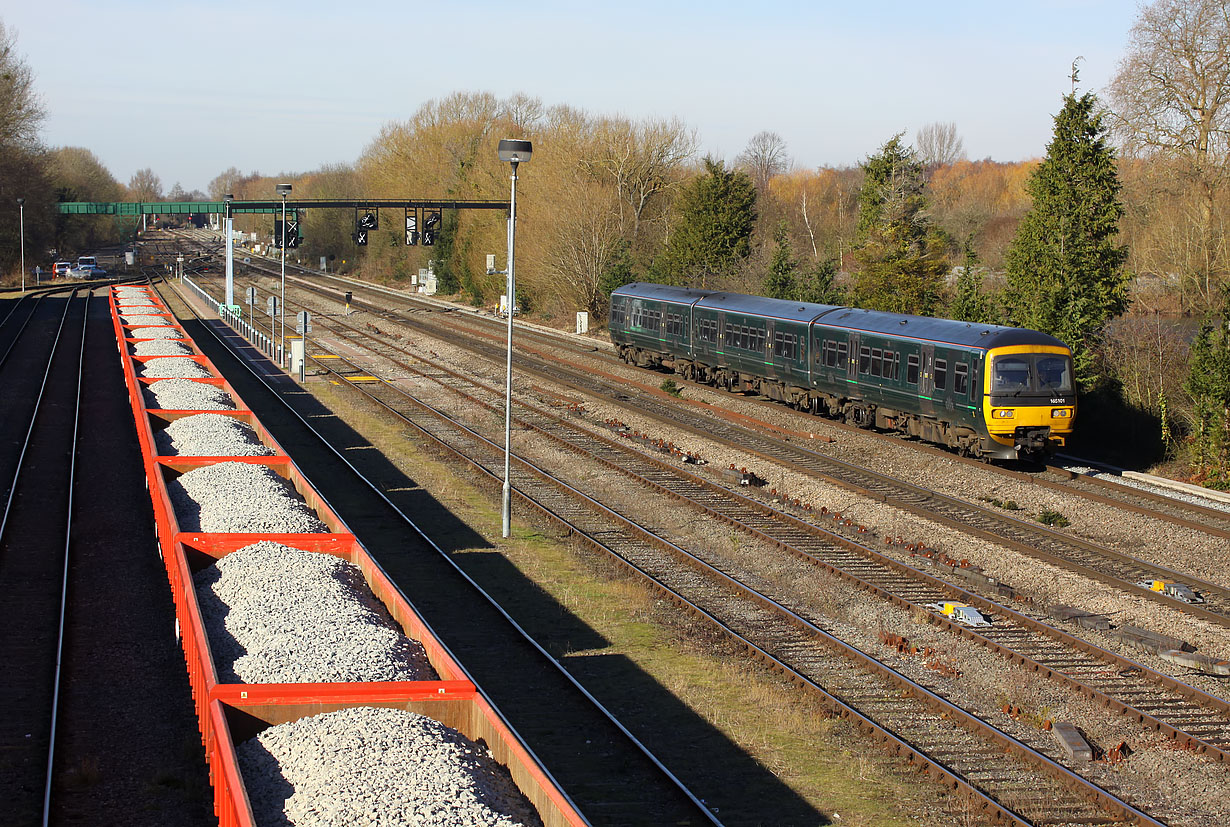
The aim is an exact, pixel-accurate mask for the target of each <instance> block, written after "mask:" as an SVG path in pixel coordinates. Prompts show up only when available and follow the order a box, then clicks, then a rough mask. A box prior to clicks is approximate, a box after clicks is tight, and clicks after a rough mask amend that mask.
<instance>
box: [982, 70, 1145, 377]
mask: <svg viewBox="0 0 1230 827" xmlns="http://www.w3.org/2000/svg"><path fill="white" fill-rule="evenodd" d="M1026 187H1027V189H1028V191H1029V194H1030V196H1031V197H1032V199H1033V204H1032V206H1031V207H1030V210H1029V212H1028V213H1027V214H1026V215H1025V218H1024V219H1022V221H1021V225H1020V227H1019V228H1018V229H1017V234H1016V237H1015V238H1014V239H1013V241H1012V244H1011V246H1010V247H1009V248H1008V252H1007V255H1006V256H1005V269H1006V272H1007V290H1006V291H1005V294H1004V306H1005V309H1006V311H1007V313H1008V317H1009V319H1010V320H1011V321H1012V323H1013V324H1015V325H1018V326H1020V327H1029V328H1033V329H1034V330H1041V331H1042V332H1044V333H1049V334H1051V335H1052V336H1054V337H1056V338H1057V339H1059V340H1060V341H1062V342H1063V343H1064V344H1066V345H1068V347H1070V348H1071V349H1072V358H1073V362H1074V369H1075V375H1076V381H1077V383H1078V385H1079V386H1080V387H1081V389H1083V390H1088V389H1090V388H1092V387H1094V386H1096V385H1097V384H1098V383H1099V381H1100V380H1101V379H1102V378H1103V377H1102V376H1101V375H1100V374H1099V370H1098V366H1097V363H1096V360H1095V358H1094V356H1095V353H1094V345H1095V343H1096V341H1097V338H1098V337H1099V335H1100V334H1101V332H1102V330H1103V328H1104V327H1105V325H1106V323H1107V322H1108V321H1109V320H1110V319H1112V318H1114V317H1115V316H1117V315H1119V314H1120V313H1122V312H1123V311H1124V310H1126V309H1127V306H1128V303H1129V299H1128V293H1127V287H1128V281H1129V277H1128V274H1127V273H1126V271H1125V269H1124V264H1125V262H1126V260H1127V248H1126V247H1124V246H1121V245H1119V244H1118V243H1117V238H1118V235H1119V218H1120V216H1122V214H1123V205H1122V204H1121V203H1120V201H1119V178H1118V175H1117V173H1116V171H1115V157H1114V152H1113V151H1112V150H1111V148H1110V146H1109V145H1108V144H1107V142H1106V128H1105V127H1104V126H1103V123H1102V113H1101V112H1100V111H1098V108H1097V98H1096V96H1094V95H1093V94H1092V93H1089V92H1086V93H1085V94H1083V95H1081V96H1080V97H1077V96H1076V94H1075V93H1072V94H1069V95H1067V96H1066V97H1065V98H1064V105H1063V108H1062V109H1061V110H1060V112H1059V114H1058V115H1056V116H1055V135H1054V138H1053V139H1052V140H1051V143H1050V144H1049V145H1048V146H1047V150H1046V157H1045V158H1044V159H1043V161H1042V163H1041V164H1040V165H1039V166H1038V168H1037V169H1036V170H1034V172H1033V173H1032V174H1031V176H1030V178H1029V182H1028V184H1027V185H1026Z"/></svg>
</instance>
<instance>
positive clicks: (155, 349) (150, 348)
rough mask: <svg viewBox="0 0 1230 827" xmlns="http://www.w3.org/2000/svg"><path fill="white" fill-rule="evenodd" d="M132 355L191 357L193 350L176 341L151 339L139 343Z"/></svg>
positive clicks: (134, 347) (133, 349)
mask: <svg viewBox="0 0 1230 827" xmlns="http://www.w3.org/2000/svg"><path fill="white" fill-rule="evenodd" d="M132 353H133V355H134V356H191V355H192V348H190V347H188V346H187V345H186V344H184V343H183V342H178V341H176V340H174V339H150V340H148V341H145V342H137V343H136V344H135V345H134V346H133V348H132Z"/></svg>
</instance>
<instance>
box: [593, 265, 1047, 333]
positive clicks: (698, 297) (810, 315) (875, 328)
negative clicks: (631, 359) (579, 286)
mask: <svg viewBox="0 0 1230 827" xmlns="http://www.w3.org/2000/svg"><path fill="white" fill-rule="evenodd" d="M612 295H623V296H631V297H639V298H646V299H657V300H659V301H669V302H676V303H680V304H693V303H695V305H696V306H697V307H700V308H709V309H714V310H726V311H729V312H733V313H747V314H751V315H757V316H770V317H772V318H775V319H790V320H793V321H799V322H811V321H813V320H814V321H815V322H816V323H817V324H822V325H831V326H833V327H843V328H849V329H851V330H861V331H866V332H868V333H879V334H882V335H885V336H894V337H908V338H912V339H920V340H923V341H932V342H944V343H947V344H953V345H959V346H962V347H973V348H980V349H988V348H993V347H1008V346H1011V345H1049V346H1054V347H1066V345H1065V344H1064V343H1063V342H1061V341H1059V340H1058V339H1056V338H1055V337H1054V336H1049V335H1047V334H1046V333H1039V332H1038V331H1036V330H1029V329H1027V328H1023V327H1007V326H1005V325H998V324H978V323H975V322H962V321H954V320H952V319H937V318H932V317H930V316H911V315H908V314H905V313H888V312H885V311H882V310H861V309H859V308H857V307H845V306H841V305H832V304H813V303H810V302H792V301H786V300H784V299H769V298H765V297H764V296H749V295H745V294H742V293H727V292H724V291H720V290H698V289H695V288H691V287H672V286H670V285H667V284H652V283H648V282H634V283H632V284H625V285H624V286H622V287H620V288H618V289H616V290H615V291H614V292H613V293H612Z"/></svg>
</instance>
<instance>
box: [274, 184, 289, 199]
mask: <svg viewBox="0 0 1230 827" xmlns="http://www.w3.org/2000/svg"><path fill="white" fill-rule="evenodd" d="M274 189H276V190H277V191H278V195H280V196H282V197H283V198H285V197H286V196H287V195H290V190H291V186H290V184H278V185H277V186H276V187H274Z"/></svg>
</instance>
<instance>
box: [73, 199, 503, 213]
mask: <svg viewBox="0 0 1230 827" xmlns="http://www.w3.org/2000/svg"><path fill="white" fill-rule="evenodd" d="M56 207H57V209H58V210H59V212H60V214H61V215H207V214H218V215H225V214H226V210H227V203H226V202H225V201H110V202H107V201H61V202H60V203H58V204H56ZM508 207H509V202H507V201H458V200H423V199H406V198H368V199H363V200H339V199H333V198H296V199H295V200H293V201H291V200H289V199H288V200H287V201H286V209H288V210H307V209H351V210H378V209H386V208H387V209H415V208H428V209H440V210H507V209H508ZM230 211H231V214H232V215H235V214H238V213H268V214H274V213H281V212H282V201H281V199H279V200H277V201H272V200H271V201H232V202H231V203H230Z"/></svg>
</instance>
